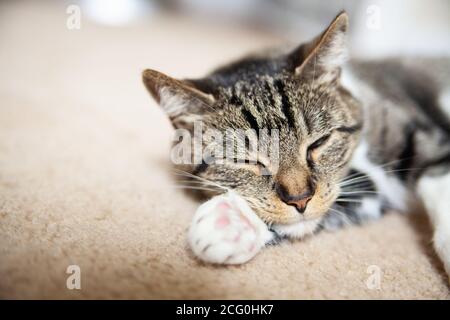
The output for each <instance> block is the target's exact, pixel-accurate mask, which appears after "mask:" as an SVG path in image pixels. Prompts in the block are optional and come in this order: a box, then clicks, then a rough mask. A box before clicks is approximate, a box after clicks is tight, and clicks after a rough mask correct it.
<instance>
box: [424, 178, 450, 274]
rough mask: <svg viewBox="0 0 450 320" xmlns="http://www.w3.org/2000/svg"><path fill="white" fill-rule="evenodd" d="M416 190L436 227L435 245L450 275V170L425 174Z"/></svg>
mask: <svg viewBox="0 0 450 320" xmlns="http://www.w3.org/2000/svg"><path fill="white" fill-rule="evenodd" d="M416 191H417V194H418V196H419V197H420V198H421V200H422V202H423V204H424V206H425V209H426V211H427V213H428V215H429V217H430V220H431V223H432V225H433V228H434V236H433V243H434V247H435V249H436V252H437V253H438V255H439V257H440V258H441V259H442V262H443V263H444V267H445V270H446V271H447V274H448V275H449V276H450V171H449V170H447V172H446V173H443V174H432V173H431V172H430V174H426V175H423V176H422V177H421V178H420V179H419V181H418V184H417V190H416Z"/></svg>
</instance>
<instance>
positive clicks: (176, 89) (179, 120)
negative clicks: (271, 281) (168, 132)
mask: <svg viewBox="0 0 450 320" xmlns="http://www.w3.org/2000/svg"><path fill="white" fill-rule="evenodd" d="M142 79H143V82H144V85H145V86H146V88H147V90H148V91H149V92H150V94H151V95H152V96H153V98H154V99H155V100H156V101H157V102H158V103H159V105H160V106H161V107H162V108H163V110H164V111H165V112H166V113H167V115H168V116H169V118H170V120H171V121H172V124H173V125H174V127H176V128H179V127H190V125H191V124H192V123H193V122H194V121H195V120H200V119H201V117H202V115H203V113H204V112H205V111H206V110H207V109H208V108H211V106H212V105H213V104H214V102H215V100H214V97H213V96H212V95H211V94H208V93H205V92H203V91H201V90H200V89H199V88H197V87H196V86H195V84H194V82H193V81H187V80H186V81H185V80H177V79H174V78H171V77H169V76H167V75H165V74H163V73H161V72H158V71H155V70H150V69H147V70H145V71H144V72H143V73H142Z"/></svg>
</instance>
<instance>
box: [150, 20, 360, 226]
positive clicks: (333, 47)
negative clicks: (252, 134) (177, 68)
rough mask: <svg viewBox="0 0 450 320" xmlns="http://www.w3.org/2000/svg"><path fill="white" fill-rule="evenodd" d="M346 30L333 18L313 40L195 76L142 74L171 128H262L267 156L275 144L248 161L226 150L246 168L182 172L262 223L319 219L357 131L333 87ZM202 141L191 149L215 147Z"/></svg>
mask: <svg viewBox="0 0 450 320" xmlns="http://www.w3.org/2000/svg"><path fill="white" fill-rule="evenodd" d="M347 25H348V18H347V15H346V14H345V13H341V14H339V15H338V16H337V17H336V18H335V19H334V21H333V22H332V23H331V24H330V26H329V27H328V28H327V29H326V30H325V31H324V32H323V33H322V34H320V35H319V36H318V37H316V38H315V39H313V40H312V41H310V42H308V43H305V44H302V45H301V46H299V47H297V48H296V49H295V50H293V51H291V52H289V53H287V54H278V55H274V54H260V55H257V56H253V57H248V58H245V59H243V60H240V61H237V62H235V63H233V64H231V65H228V66H225V67H222V68H220V69H218V70H216V71H215V72H213V73H212V74H210V75H209V76H207V77H205V78H203V79H198V80H176V79H173V78H171V77H169V76H166V75H164V74H162V73H160V72H157V71H154V70H146V71H144V73H143V78H144V84H145V85H146V87H147V88H148V90H149V91H150V93H151V94H152V96H153V97H154V98H155V99H156V100H157V101H158V102H159V104H160V105H161V106H162V108H163V109H164V110H165V112H166V113H167V114H168V116H169V118H170V120H171V121H172V123H173V125H174V127H175V128H177V129H184V130H185V131H187V132H189V133H191V134H194V127H195V125H194V124H195V123H201V124H202V129H200V130H203V132H205V131H207V130H210V131H211V132H215V133H219V134H223V136H224V137H226V138H225V140H227V139H228V138H229V136H227V135H226V131H227V130H230V129H231V130H236V129H240V130H247V129H256V130H258V129H269V133H268V135H269V138H270V137H272V136H271V132H270V130H271V129H272V130H273V129H275V130H276V133H277V135H278V142H279V144H278V146H276V147H278V150H277V156H275V157H273V156H272V155H273V153H274V152H275V151H274V150H276V148H275V149H272V148H268V149H270V150H271V151H272V152H268V153H267V155H268V156H267V157H264V156H262V157H259V158H258V159H254V157H255V153H254V152H253V151H254V150H253V151H252V150H249V149H250V146H251V144H250V143H246V144H244V145H240V149H239V147H236V148H238V149H239V154H240V156H239V158H245V159H250V160H253V161H251V163H242V162H238V163H235V162H234V161H232V160H233V159H225V160H224V161H205V159H203V162H202V163H197V164H192V165H189V164H188V165H184V166H182V168H183V170H186V171H188V172H190V173H193V174H194V175H196V176H199V177H201V178H204V179H207V180H209V181H212V182H213V183H215V184H218V185H221V186H223V187H226V188H230V189H233V190H235V191H236V192H237V193H239V194H240V195H242V196H243V197H244V198H245V199H246V200H247V201H248V202H249V203H250V205H251V206H252V208H253V209H254V210H255V211H256V213H257V214H258V215H259V216H260V217H261V218H262V219H263V220H264V221H266V222H268V223H277V224H290V223H296V222H299V221H302V220H310V219H316V218H319V217H321V216H323V215H324V214H325V213H326V212H327V211H328V209H329V207H330V206H331V205H332V204H333V202H334V201H335V200H336V197H337V196H338V194H339V185H338V182H339V180H340V179H341V178H342V176H343V175H344V174H345V170H346V167H347V164H348V162H349V159H350V157H351V154H352V152H353V150H354V148H355V146H356V144H357V141H358V138H359V132H360V129H361V118H362V117H361V111H360V106H359V104H358V102H357V101H356V100H355V99H353V97H352V96H351V94H350V93H349V92H348V91H347V90H345V89H344V88H343V87H342V86H341V84H340V72H341V65H342V64H343V63H344V61H345V58H346V52H347V50H346V44H345V38H346V36H345V35H346V31H347ZM197 133H198V132H197ZM275 136H276V135H275ZM265 137H266V138H267V136H265ZM193 139H195V138H193ZM202 139H203V140H202V142H201V144H200V145H201V146H202V149H201V151H205V148H206V146H207V145H208V146H211V145H214V144H215V143H216V145H217V146H218V145H220V146H223V145H224V144H225V142H224V141H220V139H215V138H213V137H212V135H207V137H205V136H203V137H202ZM262 140H263V139H261V141H262ZM192 141H193V140H192ZM192 141H191V142H192ZM264 141H265V142H267V141H269V142H270V141H275V140H271V139H268V140H267V139H265V140H264ZM269 142H267V143H268V144H269ZM262 144H264V142H263V143H262ZM190 160H193V159H192V158H191V159H190ZM238 160H243V159H238ZM275 161H276V163H275ZM199 181H200V180H199ZM202 181H204V180H202ZM199 183H201V182H198V183H197V184H195V186H199ZM203 188H204V189H209V188H214V185H213V184H208V183H206V184H205V185H203Z"/></svg>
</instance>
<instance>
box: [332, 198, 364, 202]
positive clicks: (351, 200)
mask: <svg viewBox="0 0 450 320" xmlns="http://www.w3.org/2000/svg"><path fill="white" fill-rule="evenodd" d="M336 202H354V203H363V202H362V201H361V200H357V199H342V198H337V199H336Z"/></svg>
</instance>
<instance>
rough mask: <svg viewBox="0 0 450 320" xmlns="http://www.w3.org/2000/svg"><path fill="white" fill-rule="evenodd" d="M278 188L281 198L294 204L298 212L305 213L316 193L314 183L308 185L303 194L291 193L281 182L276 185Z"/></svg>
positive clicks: (289, 203)
mask: <svg viewBox="0 0 450 320" xmlns="http://www.w3.org/2000/svg"><path fill="white" fill-rule="evenodd" d="M276 190H277V193H278V196H279V197H280V199H281V200H282V201H283V202H285V203H286V204H288V205H290V206H294V207H295V208H296V209H297V211H298V212H300V213H304V212H305V210H306V206H307V205H308V202H309V201H310V200H311V199H312V197H313V195H314V191H315V190H314V187H313V186H312V184H310V185H308V188H307V189H306V191H305V192H303V193H302V194H291V193H289V192H288V191H287V189H286V187H284V186H283V185H281V184H277V185H276Z"/></svg>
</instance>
